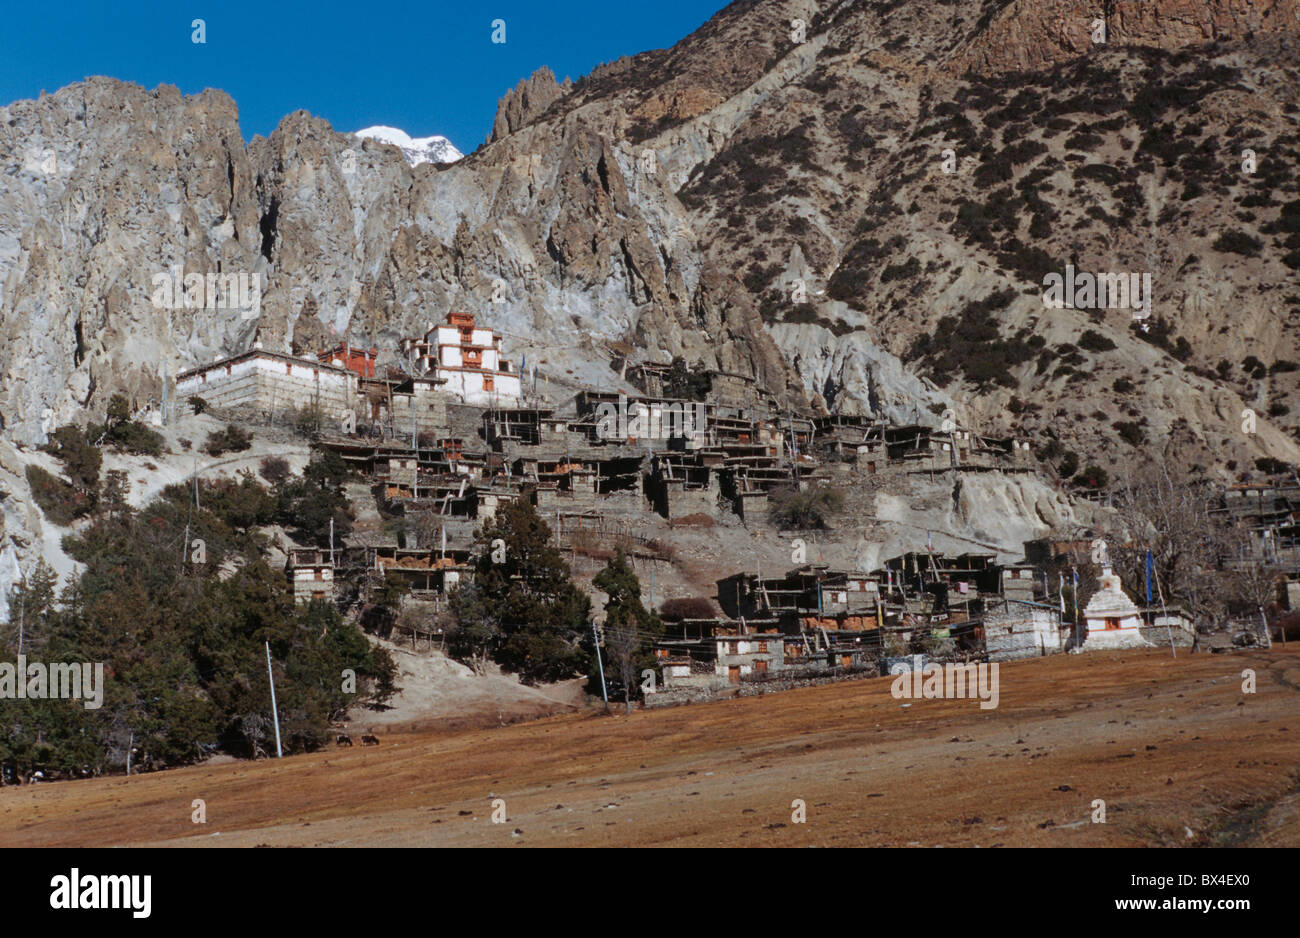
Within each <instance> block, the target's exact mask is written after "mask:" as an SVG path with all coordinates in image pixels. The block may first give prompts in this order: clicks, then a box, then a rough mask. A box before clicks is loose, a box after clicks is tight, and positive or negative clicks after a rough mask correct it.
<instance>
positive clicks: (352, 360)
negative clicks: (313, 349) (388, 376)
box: [316, 342, 379, 378]
mask: <svg viewBox="0 0 1300 938" xmlns="http://www.w3.org/2000/svg"><path fill="white" fill-rule="evenodd" d="M316 357H317V358H318V359H320V360H321V361H322V362H324V363H325V364H327V365H337V366H339V367H340V368H346V369H348V370H349V371H353V372H356V373H357V374H359V375H360V376H361V377H363V378H373V377H374V376H375V359H377V358H378V357H379V349H378V348H358V347H357V346H355V345H350V344H348V343H346V342H343V343H340V344H339V345H336V346H334V348H332V349H327V350H326V351H324V352H321V353H320V354H318V355H317V356H316Z"/></svg>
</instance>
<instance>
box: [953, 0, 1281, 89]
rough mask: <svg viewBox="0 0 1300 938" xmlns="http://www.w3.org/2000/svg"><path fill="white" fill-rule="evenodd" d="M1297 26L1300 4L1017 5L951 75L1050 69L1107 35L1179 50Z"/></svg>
mask: <svg viewBox="0 0 1300 938" xmlns="http://www.w3.org/2000/svg"><path fill="white" fill-rule="evenodd" d="M1098 21H1101V23H1103V24H1104V32H1102V31H1098V29H1097V26H1096V23H1097V22H1098ZM1297 26H1300V3H1297V0H1208V2H1207V0H1113V2H1110V3H1105V4H1098V3H1093V2H1090V0H1047V2H1043V0H1014V2H1012V3H1008V4H1006V5H1005V6H1003V7H1002V8H1001V9H1000V10H999V11H998V12H997V13H996V15H994V16H993V17H992V18H991V20H990V22H989V23H988V26H987V28H985V29H984V30H983V31H981V32H980V33H979V34H977V35H976V36H975V37H974V38H973V39H972V40H971V41H970V42H969V44H968V45H967V47H966V48H965V49H964V50H963V51H962V53H961V54H960V55H958V56H957V57H956V58H955V59H954V61H953V63H952V66H951V70H952V73H953V74H958V75H959V74H963V73H964V72H966V71H967V70H974V71H977V72H980V73H982V74H988V75H999V74H1004V73H1006V72H1013V71H1021V70H1025V69H1039V68H1044V67H1046V66H1049V65H1053V64H1056V63H1058V62H1064V61H1068V60H1070V59H1073V58H1076V57H1078V56H1080V55H1086V54H1087V53H1088V52H1089V51H1090V50H1092V49H1094V48H1096V47H1097V46H1099V45H1100V44H1101V43H1099V42H1097V41H1096V40H1097V39H1101V38H1102V37H1103V36H1104V40H1103V41H1104V43H1105V44H1106V45H1108V46H1146V47H1150V48H1155V49H1170V50H1172V49H1183V48H1186V47H1188V46H1195V45H1199V44H1201V43H1207V42H1213V41H1216V40H1223V41H1233V40H1240V39H1244V38H1247V37H1250V36H1252V35H1253V34H1255V33H1269V32H1277V31H1279V30H1285V29H1295V28H1296V27H1297Z"/></svg>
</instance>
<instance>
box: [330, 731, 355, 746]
mask: <svg viewBox="0 0 1300 938" xmlns="http://www.w3.org/2000/svg"><path fill="white" fill-rule="evenodd" d="M334 744H335V745H336V746H351V745H352V737H351V736H349V735H347V734H346V733H339V735H338V736H337V737H335V739H334Z"/></svg>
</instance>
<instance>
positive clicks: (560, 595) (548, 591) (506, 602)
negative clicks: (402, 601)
mask: <svg viewBox="0 0 1300 938" xmlns="http://www.w3.org/2000/svg"><path fill="white" fill-rule="evenodd" d="M476 537H477V544H478V555H477V556H476V557H475V559H474V584H473V587H472V589H468V588H467V589H461V590H457V591H456V592H455V593H453V596H452V611H453V612H454V613H455V615H456V619H457V625H456V629H455V633H454V636H453V641H452V647H453V648H455V649H457V650H458V651H459V652H460V653H461V654H462V655H464V656H467V657H472V656H474V655H479V656H481V657H490V658H491V659H492V660H494V661H496V662H497V664H499V665H501V667H503V668H505V669H506V670H508V671H514V672H516V673H518V674H519V677H520V679H521V680H523V681H524V682H525V683H534V682H539V681H558V680H563V679H564V678H569V677H573V676H574V675H576V674H581V673H582V671H583V665H584V664H585V654H584V652H583V649H582V647H581V645H580V642H581V639H582V636H583V634H584V633H585V632H586V629H587V622H588V618H589V616H590V613H591V601H590V600H589V599H588V598H587V596H586V594H585V593H583V592H582V591H581V590H580V589H578V588H577V587H576V586H574V584H573V582H572V580H571V579H570V574H569V565H568V564H567V563H565V561H564V558H563V557H562V556H561V555H560V552H559V550H558V549H556V548H555V547H554V546H552V544H551V543H550V539H551V529H550V527H549V526H548V525H547V524H546V522H545V521H543V520H542V519H541V516H540V515H538V514H537V510H536V509H535V508H533V506H532V505H531V504H529V503H528V502H527V501H526V500H524V499H518V500H516V501H514V502H512V503H510V504H509V505H507V506H506V507H505V508H504V509H503V510H501V511H499V512H498V513H497V515H496V517H494V518H493V519H492V520H491V521H490V522H489V523H488V524H487V525H485V526H484V527H483V528H481V529H480V530H479V531H477V532H476Z"/></svg>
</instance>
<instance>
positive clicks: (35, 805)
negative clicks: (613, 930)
mask: <svg viewBox="0 0 1300 938" xmlns="http://www.w3.org/2000/svg"><path fill="white" fill-rule="evenodd" d="M1298 666H1300V648H1289V649H1282V648H1274V649H1273V650H1272V651H1259V652H1253V653H1249V654H1241V655H1224V656H1214V655H1196V656H1193V655H1183V656H1181V657H1179V658H1178V659H1177V660H1172V659H1171V658H1170V657H1169V655H1168V654H1167V653H1165V652H1161V651H1144V652H1115V653H1098V654H1092V655H1086V656H1084V655H1079V656H1068V657H1067V656H1061V657H1056V658H1048V659H1037V660H1032V661H1025V662H1017V663H1013V664H1005V665H1003V666H1002V668H1001V675H1000V676H1001V700H1000V705H999V706H998V708H997V709H994V710H980V709H979V707H978V706H977V704H976V703H975V702H972V701H942V700H918V701H911V702H910V703H911V706H907V707H905V706H903V704H904V703H908V701H899V700H895V699H894V698H893V697H892V696H891V695H890V683H891V682H890V680H889V679H878V680H867V681H853V682H848V683H843V684H836V685H829V686H823V687H814V688H806V689H801V690H795V691H789V692H786V693H783V694H772V695H767V696H764V697H753V698H744V699H737V700H731V701H726V702H721V703H715V704H705V705H696V706H692V707H684V708H677V709H671V710H660V711H643V712H636V713H633V714H632V715H631V716H613V717H604V716H599V715H592V714H587V713H584V714H573V715H564V716H555V717H551V718H548V719H544V720H540V721H536V722H532V723H527V724H516V725H513V726H508V727H504V728H500V729H491V730H475V731H466V732H441V733H427V732H426V733H402V734H392V735H385V736H383V740H382V745H381V746H378V747H371V748H360V747H357V748H354V749H350V750H342V751H329V752H320V753H315V754H311V755H305V756H297V757H293V758H288V759H283V760H268V761H263V762H258V763H255V764H254V763H235V764H224V765H208V766H202V767H196V768H192V769H183V770H177V771H172V772H165V773H158V774H155V775H149V776H138V777H134V778H130V779H127V778H112V779H98V780H93V781H86V782H63V783H57V784H49V785H43V786H42V785H36V786H29V787H25V788H23V789H5V790H3V791H0V843H3V844H5V845H7V846H20V845H54V844H66V845H73V844H96V845H116V844H145V843H153V844H164V843H165V844H174V845H185V846H215V845H224V846H232V845H242V846H252V845H258V844H270V845H374V846H380V845H382V846H408V845H409V846H434V845H463V846H469V845H532V846H542V845H546V846H552V845H584V846H585V845H640V846H651V845H654V846H669V845H671V846H705V845H727V846H742V845H770V846H804V845H814V844H816V845H828V846H829V845H833V846H873V845H891V846H907V845H919V846H937V845H945V846H960V845H976V844H978V845H982V846H996V845H1002V846H1064V845H1069V846H1103V845H1173V844H1206V845H1210V844H1229V843H1231V844H1243V845H1245V844H1251V845H1256V844H1268V845H1273V846H1282V845H1290V846H1296V845H1300V810H1298V802H1300V774H1298V773H1300V692H1298V691H1297V690H1295V689H1294V688H1293V687H1291V686H1288V685H1287V684H1286V683H1284V682H1283V680H1282V676H1283V674H1284V673H1286V672H1288V671H1290V672H1291V674H1292V675H1294V672H1295V669H1296V668H1297V667H1298ZM1244 668H1253V669H1255V670H1256V673H1257V680H1258V692H1257V693H1255V694H1243V693H1242V677H1241V672H1242V670H1243V669H1244ZM196 798H197V799H203V800H204V802H205V803H206V810H207V823H206V824H204V825H196V824H194V823H192V822H191V814H192V812H193V810H194V809H193V807H192V802H193V800H194V799H196ZM498 798H499V799H503V800H504V814H505V818H506V820H505V823H492V820H491V817H492V813H493V800H494V799H498ZM796 799H799V800H801V801H803V802H804V804H805V806H806V818H807V820H806V823H802V824H799V823H794V822H793V820H792V816H791V814H792V811H791V805H792V802H794V801H795V800H796ZM1098 800H1101V801H1104V802H1105V811H1106V822H1105V823H1093V821H1092V817H1093V814H1094V812H1095V810H1096V807H1095V802H1096V801H1098ZM1189 832H1190V836H1189Z"/></svg>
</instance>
